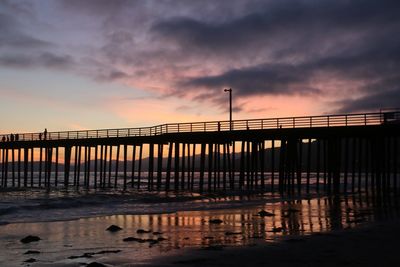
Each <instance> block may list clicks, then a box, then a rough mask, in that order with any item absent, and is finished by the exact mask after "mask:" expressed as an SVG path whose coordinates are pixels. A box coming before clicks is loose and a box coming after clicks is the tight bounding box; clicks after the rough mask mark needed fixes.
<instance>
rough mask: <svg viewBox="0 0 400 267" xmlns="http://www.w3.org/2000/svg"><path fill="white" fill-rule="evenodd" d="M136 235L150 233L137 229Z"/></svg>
mask: <svg viewBox="0 0 400 267" xmlns="http://www.w3.org/2000/svg"><path fill="white" fill-rule="evenodd" d="M136 233H137V234H148V233H151V231H150V230H143V229H138V230H137V231H136Z"/></svg>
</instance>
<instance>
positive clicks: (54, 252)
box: [0, 192, 400, 267]
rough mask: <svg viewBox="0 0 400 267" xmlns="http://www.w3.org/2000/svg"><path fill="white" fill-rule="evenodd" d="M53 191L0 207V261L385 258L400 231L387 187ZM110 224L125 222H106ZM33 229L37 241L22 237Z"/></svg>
mask: <svg viewBox="0 0 400 267" xmlns="http://www.w3.org/2000/svg"><path fill="white" fill-rule="evenodd" d="M59 194H60V193H58V194H52V197H51V198H44V197H43V196H42V197H38V196H35V197H34V198H32V199H31V200H30V201H26V199H25V201H26V202H27V203H31V206H29V207H28V208H26V207H25V206H23V207H24V208H21V207H20V208H15V206H14V208H15V210H14V212H11V211H10V209H8V210H7V209H3V214H2V215H1V218H2V220H1V221H2V223H1V225H0V236H1V238H0V245H1V247H3V249H2V250H1V252H0V266H10V267H12V266H85V265H87V264H90V263H93V262H97V263H101V264H103V265H105V266H258V265H259V266H261V265H267V264H272V265H273V266H275V265H276V266H289V265H293V264H296V265H301V266H321V265H323V266H338V265H349V266H354V265H355V266H358V265H359V266H361V265H363V266H378V265H379V266H385V264H389V263H390V262H391V261H392V260H393V259H394V258H395V255H396V254H395V253H394V254H393V252H394V249H395V247H396V243H397V236H398V232H399V231H400V230H399V228H400V227H399V226H398V218H399V217H400V209H399V207H400V205H399V200H398V196H397V195H396V194H393V193H390V194H389V193H387V194H383V195H382V194H378V195H377V194H375V193H374V194H368V193H366V192H360V193H354V194H349V195H340V196H330V195H308V196H307V195H299V196H280V195H269V194H267V195H264V194H258V195H257V194H255V195H241V196H233V195H230V196H224V195H219V196H218V195H209V196H203V197H199V196H198V195H193V196H192V197H189V196H188V195H186V196H180V197H178V196H174V197H172V198H171V199H168V198H167V197H166V196H163V197H159V198H157V197H156V196H154V195H153V196H152V202H150V201H149V196H148V195H147V194H146V195H145V196H144V197H136V198H135V199H136V201H132V199H131V196H129V200H130V201H132V203H127V202H128V201H127V198H126V196H119V197H117V195H115V194H110V195H111V196H110V198H106V194H104V195H102V197H100V198H98V194H93V195H92V194H89V195H87V196H85V195H82V196H81V200H80V201H79V203H78V204H77V203H76V202H72V199H75V201H76V197H77V196H76V195H72V196H70V198H68V197H65V195H62V196H60V195H59ZM94 196H95V198H94ZM111 199H112V200H113V202H112V201H111ZM174 199H175V200H174ZM95 200H98V201H100V203H99V202H96V201H95ZM14 202H15V201H14ZM101 202H102V204H101ZM108 202H110V205H111V210H110V209H105V207H104V206H107V205H106V203H108ZM146 202H147V204H146ZM148 202H150V203H148ZM45 203H47V204H46V205H45ZM69 203H75V204H74V205H69ZM3 204H4V202H3ZM143 205H144V206H143ZM146 205H149V206H151V207H152V208H153V209H152V213H149V212H148V213H146V212H143V209H145V208H146ZM117 207H123V208H121V209H119V210H118V209H117ZM135 208H136V209H135ZM4 210H6V211H7V212H4ZM29 210H31V211H32V212H31V214H30V216H27V217H26V218H25V220H24V217H23V214H24V213H26V214H28V213H30V212H29ZM82 210H83V211H86V212H87V214H86V216H82ZM39 215H40V216H39ZM6 220H7V221H6ZM111 225H115V226H118V227H120V228H121V229H118V231H115V232H112V231H107V228H108V227H109V226H111ZM29 235H32V236H37V237H39V238H40V240H39V241H35V242H30V243H22V242H21V239H22V238H24V237H26V236H29ZM381 263H382V264H384V265H382V264H381Z"/></svg>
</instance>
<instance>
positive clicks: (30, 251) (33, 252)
mask: <svg viewBox="0 0 400 267" xmlns="http://www.w3.org/2000/svg"><path fill="white" fill-rule="evenodd" d="M39 253H40V251H38V250H28V251H27V252H25V253H24V254H25V255H28V254H39Z"/></svg>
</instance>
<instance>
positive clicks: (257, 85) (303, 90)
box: [182, 65, 319, 95]
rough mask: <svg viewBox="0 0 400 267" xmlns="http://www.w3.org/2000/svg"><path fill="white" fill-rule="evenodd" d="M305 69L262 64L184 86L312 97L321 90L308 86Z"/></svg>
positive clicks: (237, 92)
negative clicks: (231, 88) (308, 95)
mask: <svg viewBox="0 0 400 267" xmlns="http://www.w3.org/2000/svg"><path fill="white" fill-rule="evenodd" d="M309 77H310V75H307V73H306V71H305V70H300V69H298V68H296V67H294V66H289V65H262V66H257V67H252V68H247V69H240V70H231V71H228V72H226V73H223V74H222V75H217V76H207V77H200V78H194V79H191V80H189V81H188V82H186V83H183V84H182V86H189V87H206V88H222V87H233V88H235V93H236V94H239V95H257V94H276V95H278V94H282V95H283V94H285V95H292V94H309V93H318V92H319V90H318V89H316V88H312V87H310V86H309V85H308V81H307V79H308V78H309Z"/></svg>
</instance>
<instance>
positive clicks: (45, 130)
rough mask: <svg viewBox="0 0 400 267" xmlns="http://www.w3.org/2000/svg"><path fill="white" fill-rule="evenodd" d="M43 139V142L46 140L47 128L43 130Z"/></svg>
mask: <svg viewBox="0 0 400 267" xmlns="http://www.w3.org/2000/svg"><path fill="white" fill-rule="evenodd" d="M43 135H44V136H43V138H44V140H46V139H47V128H44V132H43Z"/></svg>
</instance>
